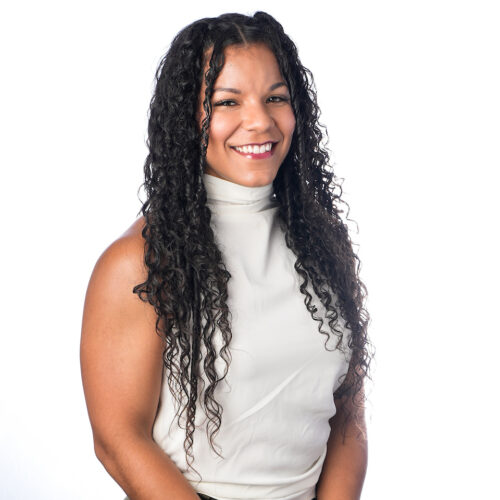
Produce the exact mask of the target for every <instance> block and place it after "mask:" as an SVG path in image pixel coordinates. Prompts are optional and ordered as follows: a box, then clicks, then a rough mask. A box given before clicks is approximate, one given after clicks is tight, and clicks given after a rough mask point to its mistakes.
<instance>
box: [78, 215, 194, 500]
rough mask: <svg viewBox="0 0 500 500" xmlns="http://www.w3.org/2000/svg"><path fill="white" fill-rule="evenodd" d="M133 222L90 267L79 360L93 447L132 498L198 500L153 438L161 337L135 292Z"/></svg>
mask: <svg viewBox="0 0 500 500" xmlns="http://www.w3.org/2000/svg"><path fill="white" fill-rule="evenodd" d="M141 229H142V228H141V226H140V223H139V221H137V222H136V223H135V224H134V225H133V226H132V227H131V228H130V229H129V230H128V231H127V232H126V233H125V234H124V235H123V236H122V237H121V238H119V239H118V240H116V241H115V242H114V243H113V244H112V245H110V246H109V247H108V248H107V249H106V250H105V252H104V253H103V254H102V255H101V257H100V258H99V260H98V261H97V263H96V265H95V268H94V270H93V272H92V276H91V278H90V282H89V285H88V289H87V295H86V298H85V306H84V312H83V323H82V337H81V348H80V360H81V369H82V380H83V387H84V392H85V399H86V403H87V409H88V412H89V417H90V423H91V426H92V432H93V437H94V449H95V453H96V455H97V457H98V459H99V460H100V461H101V462H102V464H103V465H104V467H105V468H106V470H107V471H108V473H109V474H110V475H111V476H112V477H113V478H114V479H115V480H116V482H117V483H118V484H119V485H120V486H121V487H122V488H123V490H124V491H125V492H126V493H127V495H128V496H129V498H130V499H131V500H165V499H172V500H199V497H198V495H197V494H196V492H195V490H194V489H193V488H192V486H191V485H190V483H189V482H188V481H187V479H186V478H185V477H184V476H183V474H182V472H181V471H180V470H179V469H178V468H177V466H176V465H175V464H174V462H173V461H172V460H171V459H170V458H169V456H168V455H167V454H166V453H165V452H164V451H163V450H162V449H161V448H160V447H159V446H158V445H157V444H156V443H155V442H154V440H153V438H152V427H153V423H154V419H155V415H156V411H157V407H158V401H159V397H160V391H161V379H162V370H163V348H164V341H163V340H162V339H161V338H160V336H159V335H158V334H157V333H156V330H155V322H156V313H155V311H154V309H153V307H152V306H151V305H150V304H147V303H144V302H142V301H141V300H140V299H139V297H138V296H137V295H136V294H134V293H133V292H132V289H133V287H134V286H135V285H137V284H139V283H142V282H143V281H144V280H145V279H146V276H147V273H146V269H145V266H144V264H143V255H144V240H143V239H142V236H141V234H140V230H141Z"/></svg>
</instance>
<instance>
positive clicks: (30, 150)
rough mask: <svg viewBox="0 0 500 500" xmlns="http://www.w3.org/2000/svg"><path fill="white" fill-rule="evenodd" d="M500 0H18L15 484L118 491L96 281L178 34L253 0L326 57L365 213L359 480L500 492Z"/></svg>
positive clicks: (8, 394) (424, 492) (386, 490)
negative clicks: (85, 350) (95, 373)
mask: <svg viewBox="0 0 500 500" xmlns="http://www.w3.org/2000/svg"><path fill="white" fill-rule="evenodd" d="M495 4H496V2H493V1H491V2H487V1H481V0H478V1H475V2H472V1H468V2H464V1H453V2H452V1H442V0H433V1H428V0H421V1H419V2H416V1H414V2H410V1H389V0H382V1H379V2H370V1H357V2H340V1H333V2H331V3H330V4H329V5H328V6H327V5H326V3H323V2H317V1H309V2H307V3H306V4H304V5H301V6H296V5H294V4H292V3H290V2H285V1H267V2H251V3H248V2H243V1H241V0H232V1H230V2H229V1H217V0H215V1H212V2H206V3H204V2H186V3H182V2H175V3H171V2H167V1H163V2H160V1H147V0H145V1H142V2H140V3H139V2H127V1H120V2H118V1H108V2H106V1H100V2H97V1H93V0H87V1H85V2H83V1H82V2H71V1H65V2H62V1H60V2H56V1H50V0H47V1H45V2H34V1H26V2H18V3H16V4H14V2H11V3H10V5H9V4H4V6H3V8H2V11H3V12H2V15H1V21H0V47H1V48H0V51H1V68H2V69H1V74H2V76H1V80H0V85H1V92H0V127H1V128H0V131H1V143H2V145H1V153H0V154H1V186H2V193H1V196H0V203H1V214H2V245H1V252H2V258H1V261H0V262H1V283H2V291H3V294H2V295H3V299H2V313H1V316H0V322H1V324H0V326H1V345H0V390H1V399H0V405H1V427H0V454H1V455H0V485H1V486H0V498H2V499H9V500H10V499H16V500H17V499H27V498H30V499H43V500H68V499H75V500H84V499H85V500H87V499H89V500H90V499H92V500H113V499H115V500H120V499H122V498H123V497H124V494H123V492H122V490H121V489H120V488H119V487H118V486H117V485H116V483H115V482H114V481H113V479H112V478H111V477H110V476H108V474H107V473H106V472H105V470H104V468H103V467H102V466H101V464H100V463H99V462H98V461H97V459H96V458H95V456H94V452H93V444H92V436H91V430H90V425H89V422H88V417H87V411H86V407H85V402H84V397H83V390H82V386H81V378H80V366H79V340H80V328H81V317H82V308H83V301H84V296H85V291H86V287H87V283H88V279H89V277H90V273H91V271H92V268H93V266H94V264H95V262H96V260H97V258H98V256H99V255H100V254H101V253H102V251H103V250H104V249H105V248H106V247H107V246H108V245H109V244H110V243H111V242H112V241H113V240H114V239H116V238H117V237H118V236H120V234H121V233H122V232H123V231H124V230H125V229H126V228H127V227H128V226H129V225H130V224H131V223H132V222H133V221H134V220H135V218H136V216H137V215H138V211H139V209H140V202H139V199H138V196H137V191H138V189H139V186H140V184H141V182H142V175H143V172H142V166H143V162H144V159H145V157H146V154H147V150H146V146H145V140H146V127H147V107H148V104H149V100H150V98H151V92H152V88H153V87H152V85H153V76H154V72H155V70H156V67H157V65H158V63H159V61H160V59H161V57H162V56H163V54H164V53H165V52H166V50H167V49H168V46H169V43H170V41H171V40H172V38H173V37H174V35H175V34H176V33H177V32H178V31H180V30H181V29H182V28H183V27H185V26H186V25H187V24H189V23H191V22H192V21H194V20H196V19H199V18H202V17H207V16H217V15H219V14H222V13H224V12H241V13H246V14H253V13H254V12H255V11H256V10H265V11H267V12H269V13H270V14H272V15H274V16H275V17H276V18H277V19H278V20H279V21H280V22H281V23H282V25H283V26H284V28H285V31H286V32H287V33H288V34H289V36H290V37H291V38H292V39H293V40H294V42H295V43H296V45H297V46H298V49H299V55H300V57H301V60H302V63H303V64H304V65H305V66H306V67H308V68H309V69H310V70H311V71H312V72H313V74H314V77H315V81H316V86H317V90H318V101H319V104H320V107H321V109H322V115H321V122H322V123H323V124H324V125H326V126H327V128H328V132H329V138H330V141H329V144H328V147H329V149H330V151H331V153H332V159H333V161H334V162H335V169H336V172H337V175H339V176H340V177H343V178H344V179H345V181H344V185H343V188H344V192H345V199H346V200H347V201H348V203H349V204H350V205H351V212H350V217H351V218H352V219H354V220H355V221H356V222H357V223H358V226H359V233H357V234H353V235H352V237H353V239H354V241H355V242H356V244H357V245H358V253H359V256H360V258H361V260H362V263H363V266H362V269H361V277H362V279H363V281H364V282H365V283H366V285H367V287H368V291H369V300H368V304H367V306H368V309H369V311H370V314H371V316H372V322H371V325H370V336H371V339H372V341H373V343H374V344H375V347H376V350H377V351H376V359H375V361H374V364H373V378H374V384H373V385H372V386H370V387H371V389H370V391H371V392H370V394H369V398H370V405H369V407H368V412H367V415H368V425H369V428H368V431H369V465H368V473H367V477H366V481H365V487H364V491H363V496H362V498H363V500H377V499H383V500H401V499H405V500H417V499H418V500H421V499H445V498H446V499H448V498H453V499H454V500H460V499H464V500H465V499H467V500H469V499H471V498H473V499H483V498H484V499H496V498H500V487H499V486H498V468H499V465H500V463H499V459H498V456H499V445H500V439H499V431H498V422H500V412H499V410H498V403H497V398H498V396H499V389H498V387H499V383H498V382H499V377H498V351H499V348H500V342H499V333H500V331H499V330H500V328H499V326H498V316H497V315H498V312H497V311H498V308H497V305H498V299H499V297H498V292H497V290H498V279H499V265H498V257H499V250H500V248H499V245H498V242H497V240H496V238H497V236H498V222H497V218H498V197H499V195H498V190H499V185H498V170H499V168H500V153H499V146H500V144H499V143H500V141H499V139H500V98H499V95H500V92H499V89H500V69H499V60H500V56H499V49H498V47H500V31H499V30H498V26H499V24H500V16H499V14H498V11H497V10H495V7H496V6H495ZM339 500H342V499H339Z"/></svg>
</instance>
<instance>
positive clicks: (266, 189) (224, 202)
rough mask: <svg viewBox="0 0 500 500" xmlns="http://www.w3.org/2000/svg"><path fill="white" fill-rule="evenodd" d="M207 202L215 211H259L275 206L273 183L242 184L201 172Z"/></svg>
mask: <svg viewBox="0 0 500 500" xmlns="http://www.w3.org/2000/svg"><path fill="white" fill-rule="evenodd" d="M203 183H204V184H205V189H206V191H207V204H208V206H209V208H210V210H211V211H212V212H215V213H224V214H225V213H251V212H261V211H263V210H266V209H268V208H272V207H275V206H276V200H275V198H274V196H273V195H274V189H273V183H272V182H271V183H270V184H267V185H265V186H252V187H249V186H243V185H241V184H236V183H234V182H231V181H228V180H226V179H221V178H220V177H215V176H214V175H210V174H203Z"/></svg>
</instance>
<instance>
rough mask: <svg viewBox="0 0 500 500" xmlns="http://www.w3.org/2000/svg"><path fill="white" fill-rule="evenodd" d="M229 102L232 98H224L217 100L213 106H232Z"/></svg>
mask: <svg viewBox="0 0 500 500" xmlns="http://www.w3.org/2000/svg"><path fill="white" fill-rule="evenodd" d="M231 103H234V101H233V100H232V99H225V100H223V101H217V102H216V103H215V104H214V106H232V104H231Z"/></svg>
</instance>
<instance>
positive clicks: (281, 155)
mask: <svg viewBox="0 0 500 500" xmlns="http://www.w3.org/2000/svg"><path fill="white" fill-rule="evenodd" d="M208 55H209V54H208ZM207 69H208V63H207V65H206V66H205V71H206V70H207ZM205 88H206V85H205V82H204V81H203V83H202V89H201V93H200V105H199V111H198V124H199V126H201V121H202V119H203V118H204V117H205V113H204V110H203V107H202V103H203V98H204V95H205ZM221 89H230V90H221ZM294 130H295V116H294V113H293V108H292V106H291V103H290V93H289V91H288V87H287V85H286V83H285V80H284V78H283V76H282V75H281V72H280V69H279V67H278V63H277V61H276V58H275V56H274V54H273V52H272V51H271V50H269V49H268V48H267V46H266V45H264V44H251V45H242V46H231V47H228V48H227V49H226V51H225V63H224V67H223V69H222V71H221V72H220V74H219V75H218V77H217V80H216V81H215V84H214V92H213V95H212V116H211V121H210V128H209V141H208V148H207V161H206V163H207V166H206V168H205V173H207V174H210V175H214V176H215V177H220V178H222V179H226V180H229V181H231V182H234V183H236V184H241V185H244V186H250V187H251V186H264V185H267V184H270V183H271V182H273V180H274V178H275V177H276V174H277V173H278V170H279V168H280V165H281V164H282V162H283V160H284V159H285V157H286V155H287V153H288V151H289V149H290V145H291V142H292V136H293V132H294ZM269 141H272V142H276V144H275V145H274V147H273V155H272V156H271V157H269V158H264V159H251V158H248V157H245V156H242V155H241V154H239V153H238V152H237V151H235V150H234V149H233V148H232V146H243V145H247V144H252V143H257V144H262V143H265V142H269Z"/></svg>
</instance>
